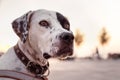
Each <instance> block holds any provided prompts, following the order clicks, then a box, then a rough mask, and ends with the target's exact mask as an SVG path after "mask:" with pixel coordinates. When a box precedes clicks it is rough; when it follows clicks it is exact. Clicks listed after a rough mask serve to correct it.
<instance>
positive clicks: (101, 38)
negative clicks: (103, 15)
mask: <svg viewBox="0 0 120 80" xmlns="http://www.w3.org/2000/svg"><path fill="white" fill-rule="evenodd" d="M109 40H110V36H109V34H108V32H107V31H106V28H105V27H103V28H102V30H101V33H100V36H99V41H100V44H101V45H105V44H107V43H108V42H109Z"/></svg>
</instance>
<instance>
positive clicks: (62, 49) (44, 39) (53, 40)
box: [12, 10, 74, 59]
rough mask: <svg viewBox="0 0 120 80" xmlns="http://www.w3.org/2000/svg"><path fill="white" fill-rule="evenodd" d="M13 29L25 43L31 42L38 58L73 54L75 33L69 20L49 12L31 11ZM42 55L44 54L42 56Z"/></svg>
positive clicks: (16, 21)
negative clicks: (71, 29)
mask: <svg viewBox="0 0 120 80" xmlns="http://www.w3.org/2000/svg"><path fill="white" fill-rule="evenodd" d="M12 25H13V29H14V31H15V32H16V34H17V35H18V36H19V37H20V39H21V41H22V42H23V43H25V42H26V41H29V43H30V45H31V47H32V48H33V49H34V50H35V51H36V52H37V54H35V55H37V56H41V55H42V56H44V58H46V59H48V58H50V57H58V58H63V57H66V56H70V55H72V54H73V39H74V36H73V33H72V32H71V31H70V24H69V22H68V20H67V19H66V18H65V17H64V16H63V15H62V14H60V13H58V12H54V11H48V10H37V11H33V12H32V11H30V12H28V13H27V14H25V15H23V16H22V17H20V18H18V19H16V20H15V21H14V22H13V23H12ZM41 53H42V54H41Z"/></svg>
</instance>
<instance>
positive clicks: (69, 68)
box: [49, 60, 120, 80]
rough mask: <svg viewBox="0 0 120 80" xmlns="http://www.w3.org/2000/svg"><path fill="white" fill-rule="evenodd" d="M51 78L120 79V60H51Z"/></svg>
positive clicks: (75, 79)
mask: <svg viewBox="0 0 120 80" xmlns="http://www.w3.org/2000/svg"><path fill="white" fill-rule="evenodd" d="M50 70H51V73H50V75H49V80H120V60H75V61H58V60H50Z"/></svg>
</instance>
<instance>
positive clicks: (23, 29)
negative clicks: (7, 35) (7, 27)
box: [12, 11, 32, 43]
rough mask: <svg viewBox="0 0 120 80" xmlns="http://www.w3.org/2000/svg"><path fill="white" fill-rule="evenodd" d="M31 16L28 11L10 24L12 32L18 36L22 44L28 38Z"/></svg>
mask: <svg viewBox="0 0 120 80" xmlns="http://www.w3.org/2000/svg"><path fill="white" fill-rule="evenodd" d="M31 15H32V11H29V12H27V13H26V14H24V15H23V16H21V17H19V18H17V19H15V20H14V21H13V22H12V28H13V30H14V32H15V33H16V34H17V35H18V36H19V38H20V39H21V41H23V43H25V41H26V39H27V36H28V30H29V23H30V18H31Z"/></svg>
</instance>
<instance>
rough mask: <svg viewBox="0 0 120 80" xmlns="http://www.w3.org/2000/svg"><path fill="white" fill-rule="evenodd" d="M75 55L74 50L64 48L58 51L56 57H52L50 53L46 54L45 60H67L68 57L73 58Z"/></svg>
mask: <svg viewBox="0 0 120 80" xmlns="http://www.w3.org/2000/svg"><path fill="white" fill-rule="evenodd" d="M72 55H73V48H69V47H63V48H61V49H60V50H58V51H57V53H55V55H53V56H51V55H49V54H48V53H44V54H43V57H44V58H45V59H49V58H60V59H63V58H66V57H68V56H72Z"/></svg>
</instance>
